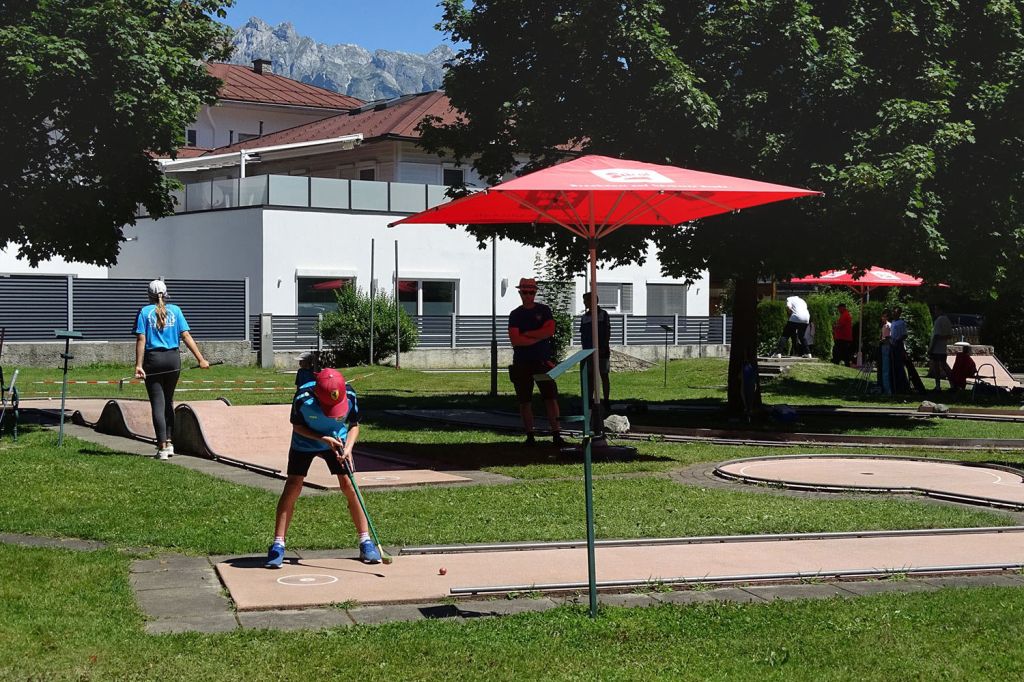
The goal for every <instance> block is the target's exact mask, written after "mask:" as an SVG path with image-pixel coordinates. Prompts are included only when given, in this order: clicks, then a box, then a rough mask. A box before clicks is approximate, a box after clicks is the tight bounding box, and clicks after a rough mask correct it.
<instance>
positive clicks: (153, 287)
mask: <svg viewBox="0 0 1024 682" xmlns="http://www.w3.org/2000/svg"><path fill="white" fill-rule="evenodd" d="M149 293H150V294H152V295H153V296H160V295H162V294H166V293H167V285H166V284H164V281H163V280H162V279H154V280H153V281H152V282H150V283H149Z"/></svg>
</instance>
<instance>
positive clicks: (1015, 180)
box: [424, 0, 1024, 374]
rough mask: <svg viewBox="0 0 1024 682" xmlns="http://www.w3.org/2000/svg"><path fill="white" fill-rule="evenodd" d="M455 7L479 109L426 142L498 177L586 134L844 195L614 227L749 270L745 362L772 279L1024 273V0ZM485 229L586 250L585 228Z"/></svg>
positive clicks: (683, 263) (682, 260)
mask: <svg viewBox="0 0 1024 682" xmlns="http://www.w3.org/2000/svg"><path fill="white" fill-rule="evenodd" d="M444 7H445V11H444V17H443V19H442V22H441V25H440V26H441V28H442V29H444V30H445V31H447V32H448V33H449V34H450V35H451V36H452V38H453V39H455V40H458V41H460V42H461V43H463V44H465V47H464V48H463V49H462V50H461V51H460V52H459V53H458V55H457V59H456V61H454V62H453V63H452V65H451V66H450V68H449V70H448V72H447V74H446V78H445V89H446V91H447V93H448V96H449V97H450V98H451V100H452V102H453V104H454V106H455V107H456V108H457V109H458V110H459V111H460V112H462V114H463V117H462V119H461V120H460V121H459V122H457V123H455V124H451V125H448V126H437V125H434V126H432V128H431V129H428V130H426V131H425V136H424V140H425V143H426V144H427V145H428V146H430V148H432V149H435V150H442V149H447V150H450V151H451V152H452V153H454V154H455V156H456V157H458V158H459V159H462V160H464V161H466V162H467V163H472V164H473V165H474V166H475V167H476V168H477V169H478V170H479V171H480V172H481V173H482V174H483V176H484V177H486V178H488V179H489V180H491V181H494V180H497V179H499V178H500V177H502V176H504V175H506V174H509V173H511V172H514V171H515V170H516V168H517V167H516V155H517V154H522V155H526V156H527V157H528V158H529V163H528V164H527V166H526V168H525V170H531V169H533V168H536V167H540V166H544V165H549V164H551V163H554V162H556V161H557V160H558V159H559V158H564V151H565V149H566V146H567V145H569V146H572V147H574V148H575V149H577V150H579V151H581V152H584V153H601V154H606V155H609V156H621V157H624V158H633V159H638V160H643V161H651V162H658V163H671V164H675V165H679V166H684V167H690V168H696V169H700V170H706V171H711V172H718V173H725V174H729V175H737V176H742V177H751V178H755V179H760V180H765V181H768V182H777V183H781V184H786V185H795V186H802V187H808V188H811V189H816V190H821V191H823V192H824V193H825V196H824V197H822V198H817V199H801V200H797V201H789V202H783V203H780V204H774V205H771V206H766V207H759V208H755V209H752V210H748V211H743V212H740V213H736V214H732V215H728V216H719V217H712V218H708V219H706V220H703V221H699V222H698V223H695V224H694V225H692V226H681V227H679V228H675V229H653V230H642V229H624V230H619V231H618V232H617V233H615V234H613V235H612V237H611V238H610V239H608V240H603V241H602V247H601V249H600V251H601V253H602V254H603V256H604V258H605V259H606V260H608V261H610V262H612V263H614V262H621V261H635V260H641V259H642V258H643V257H644V255H645V252H646V244H647V240H653V242H654V244H655V245H656V247H657V250H658V254H659V259H660V261H661V263H662V266H663V268H664V269H665V271H666V274H670V275H675V276H694V275H696V274H697V273H698V272H699V271H700V270H701V269H703V268H711V270H712V271H713V272H714V273H715V275H716V276H718V277H734V278H737V281H738V284H737V290H736V298H735V305H736V309H735V311H734V312H735V315H736V318H737V319H736V324H737V326H736V327H734V338H735V334H737V333H738V334H739V335H740V339H739V341H740V343H739V344H737V343H735V342H734V351H733V352H734V360H735V359H736V358H737V357H738V356H739V355H749V354H752V353H753V352H754V346H755V343H756V334H754V333H752V332H753V327H752V326H749V327H748V326H747V325H754V324H756V320H755V317H754V303H755V301H754V286H753V283H754V282H755V281H756V279H757V278H759V277H783V278H784V277H788V276H790V275H804V274H809V273H812V272H817V271H820V270H824V269H828V268H839V267H847V266H853V267H864V266H868V265H872V264H876V263H877V264H880V265H884V266H885V267H890V268H895V269H899V270H903V271H907V272H912V273H915V274H920V275H923V276H925V277H931V278H933V279H937V280H941V281H946V282H950V283H951V284H954V286H959V287H965V288H966V287H970V288H975V289H978V288H989V287H992V286H994V285H996V284H997V283H998V281H999V280H1000V278H1001V277H1008V276H1011V275H1010V274H1009V273H1012V272H1013V271H1015V270H1016V271H1019V270H1020V263H1021V246H1022V241H1024V227H1022V226H1024V222H1022V220H1021V206H1022V203H1021V198H1022V197H1021V192H1022V188H1024V184H1022V180H1024V129H1022V122H1024V117H1022V116H1021V114H1020V112H1021V111H1022V105H1024V90H1022V85H1024V78H1022V77H1024V29H1022V9H1024V2H1021V0H983V1H979V2H948V1H945V0H857V1H856V2H845V3H843V2H834V1H830V0H760V1H758V2H751V1H750V0H725V1H723V2H715V3H708V2H703V1H695V0H675V1H673V2H661V1H657V0H616V1H612V0H595V1H594V2H589V3H577V2H572V1H571V0H550V1H548V2H544V3H533V2H529V1H527V0H501V1H500V2H498V1H497V0H478V1H476V2H474V3H473V5H472V6H471V7H465V6H464V4H463V2H462V1H461V0H446V2H445V3H444ZM474 231H475V232H476V233H477V234H478V235H479V237H480V238H481V239H482V238H485V237H486V236H487V235H489V234H491V233H493V232H495V231H496V232H498V233H499V234H500V235H502V236H503V237H507V238H511V239H516V240H518V241H522V242H526V243H531V244H536V245H541V244H545V243H553V244H555V248H556V249H557V250H558V252H559V253H561V254H562V255H563V257H565V258H566V259H567V260H570V261H571V262H573V263H574V264H577V265H578V264H582V260H583V245H582V244H579V243H575V242H574V241H573V240H572V238H571V236H570V235H568V233H564V234H562V233H559V232H557V231H551V230H548V229H542V228H534V229H532V230H531V229H523V228H522V227H519V228H512V227H497V228H494V227H490V228H487V227H478V228H475V229H474ZM982 255H983V257H984V262H985V265H984V267H979V266H978V260H977V257H978V256H982ZM740 280H742V281H743V282H744V283H743V284H740V283H739V281H740ZM744 344H745V345H744ZM730 374H735V372H730Z"/></svg>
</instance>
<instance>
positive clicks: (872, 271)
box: [790, 265, 924, 366]
mask: <svg viewBox="0 0 1024 682" xmlns="http://www.w3.org/2000/svg"><path fill="white" fill-rule="evenodd" d="M790 283H791V284H829V285H832V286H844V287H850V288H851V289H853V290H855V291H857V292H859V293H860V325H859V326H858V334H857V365H858V366H859V365H861V364H862V363H863V359H864V296H865V294H867V292H869V291H871V290H872V289H874V288H875V287H919V286H921V285H922V284H924V281H923V280H922V279H921V278H920V277H914V276H913V275H908V274H906V273H905V272H896V271H895V270H887V269H885V268H880V267H878V266H877V265H872V266H871V267H870V268H868V269H867V271H865V272H864V274H863V275H860V276H854V275H853V274H852V273H851V272H849V271H848V270H827V271H825V272H823V273H821V274H819V275H813V276H809V277H800V278H799V279H791V280H790Z"/></svg>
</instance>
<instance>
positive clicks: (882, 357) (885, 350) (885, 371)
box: [878, 310, 892, 395]
mask: <svg viewBox="0 0 1024 682" xmlns="http://www.w3.org/2000/svg"><path fill="white" fill-rule="evenodd" d="M891 334H892V324H891V323H890V322H889V311H888V310H883V311H882V327H881V330H880V331H879V337H878V385H879V386H881V388H882V393H883V394H885V395H892V348H891V346H890V344H891V342H890V338H889V337H890V335H891Z"/></svg>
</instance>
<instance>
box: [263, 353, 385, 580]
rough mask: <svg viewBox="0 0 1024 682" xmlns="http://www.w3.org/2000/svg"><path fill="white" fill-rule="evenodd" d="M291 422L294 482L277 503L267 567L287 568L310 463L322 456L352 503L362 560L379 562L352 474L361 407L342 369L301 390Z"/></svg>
mask: <svg viewBox="0 0 1024 682" xmlns="http://www.w3.org/2000/svg"><path fill="white" fill-rule="evenodd" d="M290 421H291V424H292V442H291V447H290V448H289V450H288V478H287V479H286V480H285V483H284V490H283V491H281V499H279V500H278V502H277V515H276V519H275V522H274V541H273V542H272V543H271V544H270V549H269V550H268V551H267V561H266V562H265V563H264V564H263V565H264V566H265V567H266V568H281V564H282V563H284V552H285V535H287V533H288V526H289V525H290V524H291V522H292V515H293V514H294V513H295V501H296V500H298V499H299V495H301V494H302V484H303V482H304V481H305V480H306V475H307V474H308V473H309V465H310V464H312V463H313V460H314V459H317V458H318V457H319V458H321V459H323V460H324V461H325V462H327V468H328V469H329V470H330V472H331V473H332V474H334V475H335V476H337V477H338V483H339V485H341V492H342V493H344V494H345V498H346V500H347V501H348V513H349V516H351V517H352V524H353V525H354V526H355V527H356V533H357V534H358V536H359V559H360V560H361V561H362V562H363V563H367V564H379V563H380V561H381V557H380V552H378V551H377V547H376V546H375V545H374V544H373V540H371V539H370V527H369V524H368V523H367V522H366V516H365V515H364V514H363V509H362V507H361V506H360V505H359V498H358V497H356V491H355V488H353V487H352V482H351V481H349V479H348V476H347V475H346V474H347V472H346V468H347V469H348V471H355V469H354V468H353V463H352V450H353V449H354V448H355V446H356V441H357V440H359V403H358V401H357V400H356V392H355V391H354V390H353V389H352V387H351V386H349V385H348V384H346V383H345V377H343V376H342V375H341V372H339V371H338V370H336V369H331V368H327V369H324V370H321V371H320V372H318V373H317V374H316V375H315V379H314V380H313V381H309V382H307V383H305V384H303V385H302V386H299V389H298V390H297V391H296V392H295V398H294V399H293V400H292V411H291V417H290Z"/></svg>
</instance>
